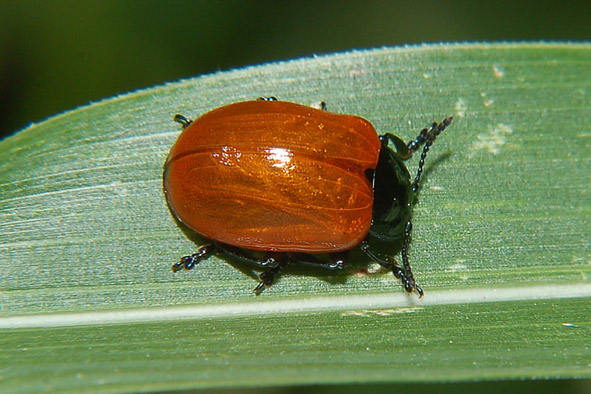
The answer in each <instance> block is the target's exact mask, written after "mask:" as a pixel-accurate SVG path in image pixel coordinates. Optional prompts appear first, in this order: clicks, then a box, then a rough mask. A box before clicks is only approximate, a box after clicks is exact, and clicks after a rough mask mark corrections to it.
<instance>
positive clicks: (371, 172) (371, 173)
mask: <svg viewBox="0 0 591 394" xmlns="http://www.w3.org/2000/svg"><path fill="white" fill-rule="evenodd" d="M375 173H376V171H375V170H372V169H371V168H370V169H368V170H365V177H366V178H367V180H368V181H369V183H371V184H373V177H374V175H375Z"/></svg>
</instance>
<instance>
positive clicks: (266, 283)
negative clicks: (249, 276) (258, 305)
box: [252, 268, 278, 295]
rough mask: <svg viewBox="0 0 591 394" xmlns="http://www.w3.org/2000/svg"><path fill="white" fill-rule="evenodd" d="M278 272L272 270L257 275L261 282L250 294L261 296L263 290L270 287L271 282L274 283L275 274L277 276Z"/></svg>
mask: <svg viewBox="0 0 591 394" xmlns="http://www.w3.org/2000/svg"><path fill="white" fill-rule="evenodd" d="M277 272H278V270H276V269H275V268H272V269H270V270H268V271H265V272H263V273H261V274H260V275H259V279H260V280H261V281H260V283H259V284H258V285H257V287H255V288H254V289H253V290H252V292H253V293H254V294H256V295H259V294H261V292H262V291H263V290H265V288H267V287H271V285H273V282H274V281H275V274H277Z"/></svg>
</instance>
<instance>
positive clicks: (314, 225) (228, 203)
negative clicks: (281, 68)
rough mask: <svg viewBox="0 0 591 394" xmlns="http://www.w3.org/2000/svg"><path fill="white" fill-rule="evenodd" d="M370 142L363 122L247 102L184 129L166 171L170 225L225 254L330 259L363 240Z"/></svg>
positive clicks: (368, 212)
mask: <svg viewBox="0 0 591 394" xmlns="http://www.w3.org/2000/svg"><path fill="white" fill-rule="evenodd" d="M379 151H380V140H379V138H378V136H377V134H376V132H375V130H374V128H373V126H372V125H371V124H370V123H369V122H368V121H366V120H364V119H362V118H359V117H356V116H350V115H336V114H331V113H329V112H326V111H321V110H317V109H313V108H310V107H305V106H303V105H298V104H292V103H288V102H280V101H277V102H273V101H247V102H241V103H236V104H232V105H228V106H225V107H222V108H218V109H216V110H213V111H211V112H209V113H207V114H205V115H203V116H202V117H200V118H199V119H197V120H196V121H195V122H193V123H192V124H191V125H190V126H189V127H188V128H187V129H186V130H185V131H183V133H182V134H181V136H180V137H179V139H178V140H177V142H176V143H175V144H174V146H173V148H172V150H171V152H170V155H169V156H168V160H167V162H166V165H165V168H166V176H165V190H166V194H167V197H168V201H169V203H170V206H171V208H172V209H173V211H174V212H175V214H176V216H177V218H178V219H179V220H180V221H181V222H183V223H184V224H185V225H187V226H188V227H189V228H191V229H192V230H194V231H196V232H197V233H199V234H201V235H203V236H205V237H207V238H209V239H212V240H215V241H218V242H221V243H224V244H228V245H232V246H237V247H240V248H245V249H254V250H267V251H274V252H307V253H322V252H325V253H326V252H337V251H343V250H348V249H351V248H353V247H354V246H356V245H358V244H359V243H360V242H361V240H362V239H363V238H364V237H365V236H366V235H367V232H368V231H369V227H370V224H371V218H372V202H373V190H372V185H371V184H370V183H369V180H368V179H367V177H366V176H365V171H367V170H369V169H373V168H375V167H376V164H377V160H378V153H379Z"/></svg>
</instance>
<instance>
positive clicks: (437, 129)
mask: <svg viewBox="0 0 591 394" xmlns="http://www.w3.org/2000/svg"><path fill="white" fill-rule="evenodd" d="M452 119H453V117H451V116H450V117H447V118H445V119H444V120H443V122H441V123H439V124H437V123H433V124H432V125H431V127H430V128H428V129H423V130H421V133H420V134H419V135H418V137H417V138H416V139H415V140H414V141H411V142H409V143H408V148H409V150H411V151H413V152H414V151H415V150H417V149H418V148H419V145H420V144H422V143H423V142H425V146H424V147H423V152H422V153H421V159H420V160H419V168H418V169H417V176H416V177H415V180H414V181H413V183H412V191H413V192H416V191H417V190H418V189H419V182H420V180H421V174H422V173H423V166H424V165H425V157H427V152H429V148H430V147H431V145H433V142H435V138H437V136H438V135H439V134H441V132H442V131H443V130H445V128H446V127H447V126H449V125H450V124H451V121H452ZM425 130H427V131H425Z"/></svg>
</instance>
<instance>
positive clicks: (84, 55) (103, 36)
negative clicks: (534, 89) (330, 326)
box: [0, 0, 591, 394]
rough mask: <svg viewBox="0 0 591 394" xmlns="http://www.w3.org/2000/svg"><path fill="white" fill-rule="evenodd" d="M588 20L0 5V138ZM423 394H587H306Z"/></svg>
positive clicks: (582, 28) (561, 12)
mask: <svg viewBox="0 0 591 394" xmlns="http://www.w3.org/2000/svg"><path fill="white" fill-rule="evenodd" d="M590 15H591V2H582V1H581V2H564V1H563V2H555V1H540V0H536V1H532V0H527V1H514V0H513V1H505V0H500V1H494V2H493V1H467V0H452V1H435V0H430V1H398V0H397V1H373V0H364V1H322V2H317V1H308V0H299V1H286V0H284V1H268V0H242V1H238V0H236V1H184V0H183V1H181V0H174V1H170V0H169V1H155V0H144V1H113V0H101V1H84V0H82V1H80V0H78V1H74V0H53V1H32V0H14V1H10V0H0V138H2V137H3V136H6V135H9V134H11V133H13V132H15V131H16V130H18V129H20V128H23V127H25V126H27V125H28V124H30V123H31V122H39V121H41V120H43V119H44V118H46V117H48V116H51V115H54V114H57V113H59V112H62V111H64V110H67V109H71V108H74V107H77V106H80V105H84V104H87V103H89V102H92V101H96V100H100V99H102V98H106V97H109V96H113V95H116V94H119V93H124V92H127V91H131V90H135V89H138V88H144V87H149V86H152V85H156V84H161V83H164V82H166V81H174V80H177V79H180V78H186V77H191V76H196V75H199V74H203V73H212V72H217V71H220V70H228V69H232V68H238V67H242V66H245V65H253V64H259V63H264V62H272V61H279V60H287V59H292V58H297V57H302V56H314V55H321V54H325V53H331V52H335V51H347V50H350V49H361V48H372V47H380V46H392V45H404V44H418V43H423V42H439V41H504V40H589V39H590V38H591V23H590V22H589V16H590ZM590 70H591V67H590ZM590 78H591V71H590ZM401 373H402V374H403V373H404V371H401ZM433 389H435V390H436V391H437V392H442V393H448V392H449V393H451V392H456V391H457V392H472V391H475V390H478V391H480V392H482V393H492V392H504V393H506V392H523V391H531V390H535V391H537V392H539V393H544V392H548V393H568V392H570V393H585V392H589V390H591V385H590V383H589V381H564V382H559V381H555V382H505V383H490V384H487V385H482V384H474V383H460V384H455V385H408V384H399V385H369V386H357V385H353V386H346V387H337V386H327V387H321V388H316V389H312V388H308V389H307V391H308V392H310V393H317V392H324V393H330V392H340V393H343V392H359V391H360V390H363V391H367V392H372V393H381V392H384V393H385V392H393V391H404V392H408V391H413V392H414V393H418V394H420V393H423V392H424V393H427V392H433ZM275 390H276V391H275V392H278V393H291V392H296V391H298V389H297V388H284V389H275ZM216 392H220V393H222V392H224V391H216ZM253 392H254V391H253ZM256 392H269V391H267V390H262V391H261V390H258V389H257V390H256Z"/></svg>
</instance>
